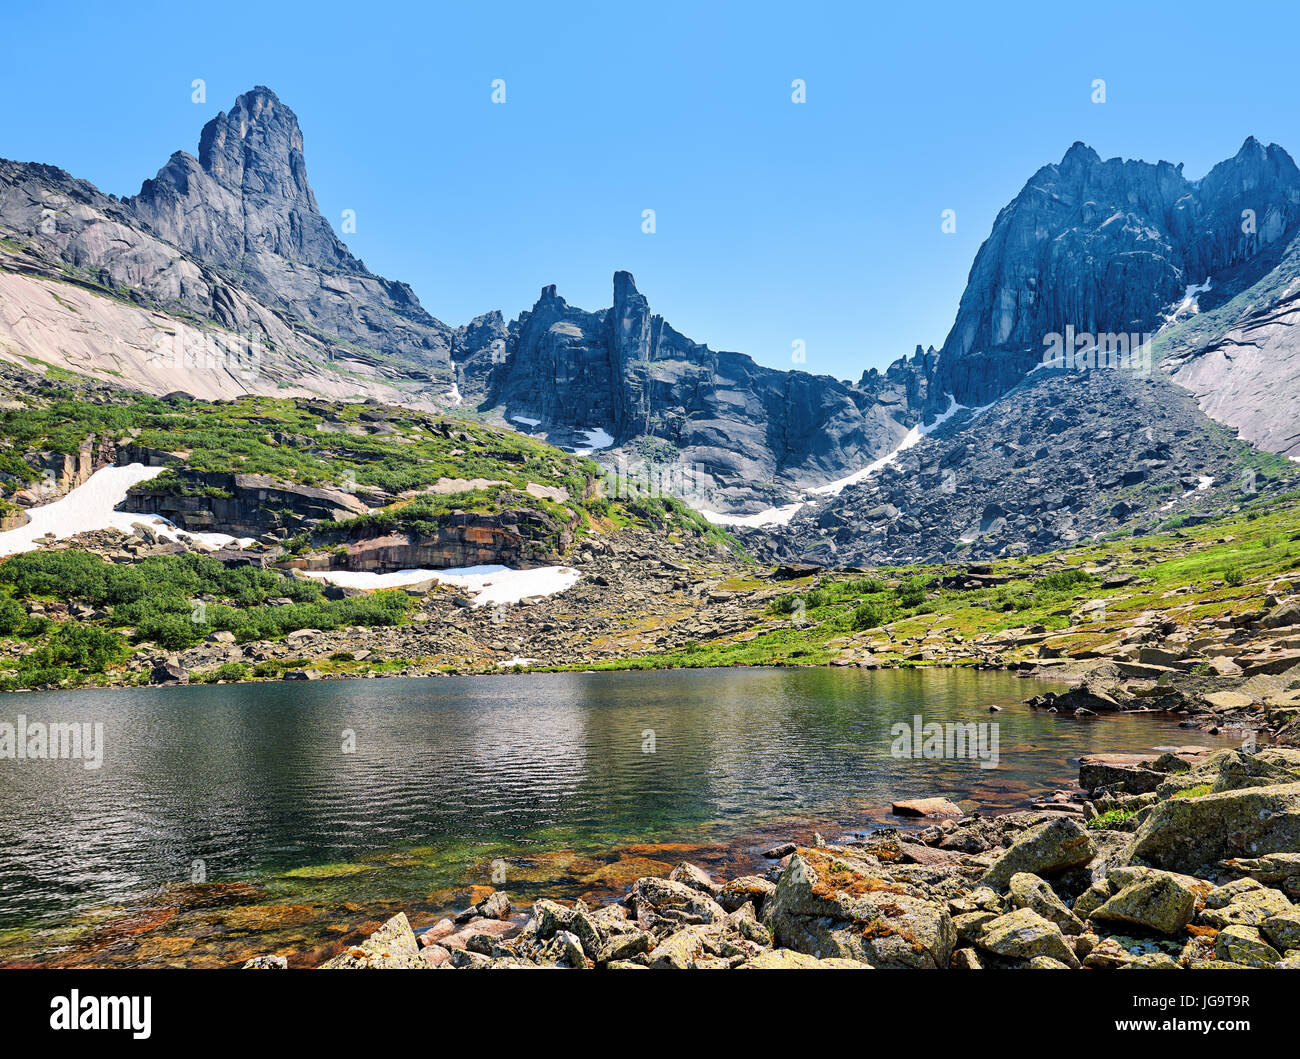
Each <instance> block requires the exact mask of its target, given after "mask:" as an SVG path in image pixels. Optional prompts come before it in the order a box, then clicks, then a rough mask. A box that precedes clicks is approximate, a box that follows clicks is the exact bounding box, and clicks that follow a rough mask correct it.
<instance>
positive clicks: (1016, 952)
mask: <svg viewBox="0 0 1300 1059" xmlns="http://www.w3.org/2000/svg"><path fill="white" fill-rule="evenodd" d="M977 944H978V945H979V947H980V948H981V949H984V950H986V951H987V952H991V953H994V954H995V955H997V956H1004V957H1007V958H1009V959H1015V960H1032V959H1034V958H1035V957H1037V956H1046V957H1047V958H1049V959H1052V960H1058V961H1059V962H1061V963H1063V964H1065V965H1066V966H1067V967H1078V966H1079V959H1078V957H1077V956H1075V954H1074V949H1073V948H1071V946H1070V943H1069V942H1068V941H1066V940H1065V935H1063V934H1062V933H1061V928H1060V927H1058V926H1057V925H1056V924H1055V923H1053V922H1051V920H1048V919H1044V918H1043V917H1042V916H1040V915H1039V914H1038V913H1037V912H1035V911H1034V910H1033V909H1032V908H1017V909H1016V910H1015V911H1014V912H1008V913H1007V914H1006V915H1004V916H998V917H997V918H996V919H995V920H993V921H992V922H991V923H989V924H988V925H986V926H985V927H984V930H983V931H982V932H981V933H980V936H979V940H978V942H977Z"/></svg>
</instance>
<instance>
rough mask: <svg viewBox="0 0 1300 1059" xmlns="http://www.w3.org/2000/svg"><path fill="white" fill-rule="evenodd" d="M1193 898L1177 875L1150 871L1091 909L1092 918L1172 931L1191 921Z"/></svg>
mask: <svg viewBox="0 0 1300 1059" xmlns="http://www.w3.org/2000/svg"><path fill="white" fill-rule="evenodd" d="M1196 899H1197V894H1196V891H1195V890H1193V889H1192V888H1190V887H1188V886H1187V885H1185V884H1184V883H1183V882H1181V881H1180V880H1179V879H1178V878H1177V877H1176V876H1174V875H1171V874H1167V873H1157V872H1153V873H1151V874H1150V875H1148V876H1146V877H1145V878H1141V879H1139V880H1137V881H1136V882H1133V883H1131V884H1130V885H1128V886H1125V887H1124V888H1123V889H1121V890H1120V891H1119V892H1118V893H1116V894H1115V895H1114V896H1113V897H1111V898H1109V899H1108V900H1107V901H1105V902H1104V903H1103V904H1102V905H1101V906H1100V907H1098V908H1096V909H1095V910H1094V911H1093V912H1092V918H1093V919H1095V920H1101V921H1102V922H1110V923H1127V924H1130V925H1132V926H1136V927H1142V928H1144V929H1146V930H1153V931H1156V932H1157V933H1159V934H1174V933H1177V932H1178V931H1180V930H1182V929H1183V928H1184V927H1185V926H1187V924H1188V923H1190V922H1191V921H1192V917H1193V916H1194V915H1195V914H1196Z"/></svg>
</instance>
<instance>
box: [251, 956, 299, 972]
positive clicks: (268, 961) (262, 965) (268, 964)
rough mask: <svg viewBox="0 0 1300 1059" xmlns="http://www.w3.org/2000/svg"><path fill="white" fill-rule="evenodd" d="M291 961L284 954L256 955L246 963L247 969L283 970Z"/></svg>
mask: <svg viewBox="0 0 1300 1059" xmlns="http://www.w3.org/2000/svg"><path fill="white" fill-rule="evenodd" d="M288 966H289V961H288V960H286V959H285V958H284V957H283V956H254V957H253V958H252V959H251V960H248V961H246V962H245V963H244V970H245V971H283V970H285V969H287V968H288Z"/></svg>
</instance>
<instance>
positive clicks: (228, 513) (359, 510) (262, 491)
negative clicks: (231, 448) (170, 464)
mask: <svg viewBox="0 0 1300 1059" xmlns="http://www.w3.org/2000/svg"><path fill="white" fill-rule="evenodd" d="M124 509H125V510H127V511H138V512H140V513H141V514H148V515H159V516H161V517H162V518H165V519H168V520H169V521H171V522H173V523H175V524H176V525H177V526H180V527H181V528H182V529H184V530H188V531H190V532H206V531H209V530H215V531H217V532H221V533H229V534H231V535H233V536H237V537H257V536H261V535H262V534H265V533H270V532H272V531H290V532H291V531H296V530H298V529H301V528H305V527H310V526H312V525H314V524H315V523H318V522H325V521H331V520H343V519H349V518H355V517H357V516H358V515H364V514H366V513H367V512H368V511H369V510H370V509H369V508H368V507H367V506H366V505H365V504H364V503H363V502H362V501H360V500H358V499H357V498H356V497H355V496H353V495H351V494H350V493H345V492H344V491H343V490H341V489H330V488H317V487H314V486H305V485H293V484H290V483H288V482H283V481H280V480H278V479H275V478H271V477H269V476H267V475H263V474H212V473H202V474H200V473H198V472H191V471H181V472H177V473H176V474H175V475H172V476H169V477H168V478H167V479H165V480H164V481H162V482H159V481H158V480H155V479H151V480H149V481H145V482H141V483H140V484H138V485H136V486H133V487H132V489H131V491H130V492H129V493H128V494H127V499H126V502H125V504H124Z"/></svg>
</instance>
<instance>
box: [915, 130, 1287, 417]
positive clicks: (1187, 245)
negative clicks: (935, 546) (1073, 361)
mask: <svg viewBox="0 0 1300 1059" xmlns="http://www.w3.org/2000/svg"><path fill="white" fill-rule="evenodd" d="M1247 211H1249V212H1247ZM1248 218H1249V219H1250V220H1251V223H1244V222H1245V221H1246V220H1247V219H1248ZM1298 223H1300V170H1297V168H1296V165H1295V163H1294V162H1293V161H1292V160H1291V157H1290V156H1289V155H1288V154H1287V153H1286V152H1285V151H1284V150H1282V149H1281V148H1280V147H1277V146H1276V145H1270V146H1269V147H1267V148H1265V147H1263V146H1262V145H1261V144H1260V143H1259V141H1258V140H1256V139H1255V138H1254V137H1249V138H1247V140H1246V142H1245V143H1244V144H1243V145H1242V148H1241V150H1240V151H1238V152H1237V154H1236V155H1235V156H1234V157H1233V158H1230V159H1228V160H1227V161H1224V162H1220V163H1219V164H1218V165H1216V166H1215V167H1214V169H1212V170H1211V171H1210V173H1209V174H1208V175H1207V176H1206V177H1205V178H1204V179H1203V180H1201V181H1199V182H1196V183H1193V182H1190V181H1188V180H1187V179H1186V178H1185V177H1184V176H1183V173H1182V167H1181V166H1175V165H1173V164H1171V163H1169V162H1164V161H1161V162H1155V163H1150V162H1142V161H1136V160H1125V159H1120V158H1111V159H1107V160H1105V161H1103V160H1102V159H1101V158H1100V157H1099V156H1098V155H1097V153H1096V152H1095V151H1094V150H1092V148H1090V147H1088V146H1087V145H1086V144H1083V143H1081V142H1076V143H1075V144H1073V145H1072V146H1071V147H1070V149H1069V150H1068V151H1066V153H1065V156H1064V157H1063V158H1062V160H1061V163H1060V164H1059V165H1049V166H1045V167H1043V168H1042V169H1040V170H1039V171H1038V172H1037V173H1035V174H1034V176H1033V177H1032V178H1030V180H1029V182H1028V183H1027V184H1026V185H1025V187H1024V188H1023V189H1022V190H1021V192H1020V193H1019V194H1018V195H1017V196H1016V198H1015V199H1014V200H1013V201H1012V202H1011V203H1010V204H1009V205H1008V206H1007V207H1005V208H1004V209H1003V210H1002V212H1001V213H999V215H998V218H997V220H996V221H995V222H994V225H993V231H992V232H991V233H990V234H989V237H988V239H987V240H986V241H985V243H984V245H983V246H981V247H980V250H979V253H978V254H977V255H976V258H975V262H974V265H973V266H972V268H971V272H970V277H969V280H968V282H967V286H966V290H965V292H964V293H963V295H962V299H961V304H960V306H959V308H958V312H957V319H956V321H955V322H954V324H953V328H952V331H951V332H949V335H948V338H947V340H946V341H945V342H944V346H943V357H942V365H941V370H940V389H941V390H943V391H946V392H949V393H951V394H953V395H954V396H955V397H956V399H957V400H958V401H959V402H960V403H962V404H973V405H984V404H987V403H989V402H990V401H992V400H994V399H996V398H997V397H998V396H1000V395H1001V394H1003V393H1006V392H1007V391H1008V390H1009V389H1010V388H1011V387H1012V386H1014V385H1015V384H1016V383H1017V382H1019V381H1020V379H1022V378H1023V377H1024V375H1025V373H1026V372H1027V371H1028V370H1029V369H1030V368H1032V367H1033V366H1034V365H1035V364H1037V363H1038V362H1039V361H1040V360H1041V357H1042V353H1043V350H1044V348H1045V344H1046V343H1047V341H1048V336H1050V335H1052V334H1062V333H1064V332H1065V330H1066V328H1067V327H1072V328H1074V330H1075V332H1076V333H1079V334H1084V333H1087V334H1106V333H1109V334H1127V335H1135V334H1136V335H1139V336H1140V335H1143V334H1151V333H1154V332H1155V331H1157V330H1158V329H1159V328H1160V326H1161V325H1162V323H1163V322H1164V314H1165V313H1166V312H1167V311H1168V308H1169V307H1170V306H1171V305H1173V304H1175V303H1177V302H1179V301H1181V300H1182V298H1183V297H1184V295H1185V292H1186V290H1187V289H1188V288H1189V287H1191V286H1193V285H1197V284H1202V283H1204V282H1205V280H1206V278H1207V277H1214V276H1216V275H1218V274H1220V273H1221V272H1223V270H1225V269H1229V268H1235V267H1237V266H1239V265H1241V264H1242V263H1243V262H1246V261H1249V260H1251V259H1252V258H1254V257H1255V256H1256V255H1258V254H1259V253H1260V252H1261V251H1262V250H1263V249H1265V248H1266V247H1268V246H1269V245H1271V244H1274V243H1277V242H1278V241H1279V240H1280V239H1282V238H1283V236H1284V235H1286V234H1287V233H1290V232H1291V231H1292V230H1293V228H1294V227H1295V226H1296V225H1297V224H1298Z"/></svg>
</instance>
